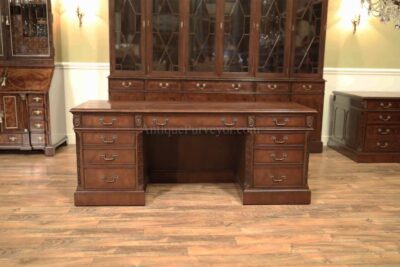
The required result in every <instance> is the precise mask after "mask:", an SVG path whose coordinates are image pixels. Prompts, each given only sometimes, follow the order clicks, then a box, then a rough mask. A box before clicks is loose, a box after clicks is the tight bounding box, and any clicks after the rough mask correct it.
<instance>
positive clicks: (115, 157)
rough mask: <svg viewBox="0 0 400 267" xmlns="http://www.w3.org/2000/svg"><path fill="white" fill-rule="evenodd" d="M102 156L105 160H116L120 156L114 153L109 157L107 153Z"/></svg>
mask: <svg viewBox="0 0 400 267" xmlns="http://www.w3.org/2000/svg"><path fill="white" fill-rule="evenodd" d="M100 158H101V159H103V160H104V161H115V160H117V158H118V155H116V154H114V155H112V156H111V157H108V156H107V155H106V154H103V155H100Z"/></svg>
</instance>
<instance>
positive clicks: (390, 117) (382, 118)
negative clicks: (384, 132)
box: [379, 115, 392, 121]
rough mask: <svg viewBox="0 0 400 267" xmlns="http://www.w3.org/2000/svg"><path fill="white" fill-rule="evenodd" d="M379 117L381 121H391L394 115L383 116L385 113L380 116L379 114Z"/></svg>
mask: <svg viewBox="0 0 400 267" xmlns="http://www.w3.org/2000/svg"><path fill="white" fill-rule="evenodd" d="M379 119H380V120H381V121H390V120H391V119H392V116H390V115H388V116H386V117H383V115H380V116H379Z"/></svg>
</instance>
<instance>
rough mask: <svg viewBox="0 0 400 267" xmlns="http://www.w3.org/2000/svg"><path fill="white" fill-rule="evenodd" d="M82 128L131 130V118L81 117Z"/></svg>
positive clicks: (122, 116) (107, 116) (109, 116)
mask: <svg viewBox="0 0 400 267" xmlns="http://www.w3.org/2000/svg"><path fill="white" fill-rule="evenodd" d="M82 127H89V128H111V129H113V128H119V129H120V128H133V127H134V123H133V116H129V115H83V116H82Z"/></svg>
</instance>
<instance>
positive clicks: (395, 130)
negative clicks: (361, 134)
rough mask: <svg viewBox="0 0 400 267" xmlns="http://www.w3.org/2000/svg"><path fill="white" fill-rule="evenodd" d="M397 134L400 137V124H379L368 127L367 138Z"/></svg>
mask: <svg viewBox="0 0 400 267" xmlns="http://www.w3.org/2000/svg"><path fill="white" fill-rule="evenodd" d="M396 136H398V138H400V126H391V125H377V126H368V127H367V138H384V137H390V138H392V137H396Z"/></svg>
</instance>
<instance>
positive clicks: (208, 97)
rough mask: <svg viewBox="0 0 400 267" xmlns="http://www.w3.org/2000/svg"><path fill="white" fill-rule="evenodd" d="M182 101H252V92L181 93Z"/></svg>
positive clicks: (253, 98)
mask: <svg viewBox="0 0 400 267" xmlns="http://www.w3.org/2000/svg"><path fill="white" fill-rule="evenodd" d="M183 100H184V101H194V102H226V101H228V102H254V100H255V96H254V94H233V93H188V94H184V95H183Z"/></svg>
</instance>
